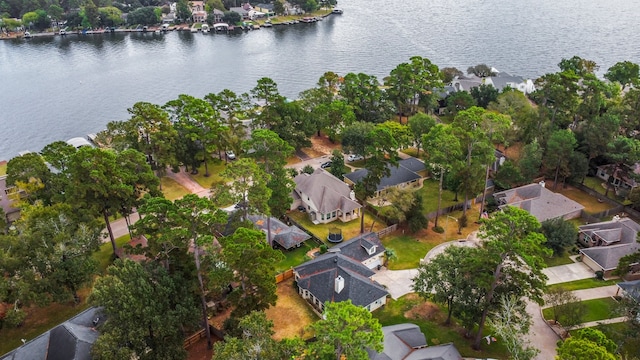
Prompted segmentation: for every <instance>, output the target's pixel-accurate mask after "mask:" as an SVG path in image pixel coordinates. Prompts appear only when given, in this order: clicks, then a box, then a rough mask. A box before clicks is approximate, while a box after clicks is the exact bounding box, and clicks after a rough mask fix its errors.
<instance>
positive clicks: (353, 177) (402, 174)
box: [344, 157, 426, 198]
mask: <svg viewBox="0 0 640 360" xmlns="http://www.w3.org/2000/svg"><path fill="white" fill-rule="evenodd" d="M387 168H388V169H389V176H385V177H383V178H382V179H380V183H379V184H378V186H377V188H376V193H375V195H374V196H373V197H374V198H377V197H380V196H382V195H384V194H385V192H386V191H385V190H386V189H387V188H390V187H397V188H400V189H405V188H411V187H413V188H417V187H420V186H421V185H422V181H423V179H424V177H423V176H422V175H421V174H420V173H422V172H424V171H426V166H425V165H424V163H423V162H422V161H420V160H418V159H416V158H414V157H410V158H408V159H403V160H400V161H398V165H397V166H393V165H391V164H387ZM368 173H369V171H368V170H367V169H360V170H357V171H354V172H352V173H349V174H345V175H344V181H345V182H346V183H347V184H349V185H350V186H353V185H355V184H357V183H358V182H360V181H361V180H362V179H363V178H364V177H365V176H367V174H368Z"/></svg>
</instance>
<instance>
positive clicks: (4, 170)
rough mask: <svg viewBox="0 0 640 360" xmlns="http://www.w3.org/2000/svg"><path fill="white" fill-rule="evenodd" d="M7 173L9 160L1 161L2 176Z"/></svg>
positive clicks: (0, 171)
mask: <svg viewBox="0 0 640 360" xmlns="http://www.w3.org/2000/svg"><path fill="white" fill-rule="evenodd" d="M2 175H7V162H6V161H0V176H2Z"/></svg>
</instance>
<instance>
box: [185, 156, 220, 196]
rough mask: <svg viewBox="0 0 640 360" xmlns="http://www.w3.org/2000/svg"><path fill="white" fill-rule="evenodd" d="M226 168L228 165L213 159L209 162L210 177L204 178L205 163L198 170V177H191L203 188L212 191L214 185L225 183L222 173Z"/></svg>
mask: <svg viewBox="0 0 640 360" xmlns="http://www.w3.org/2000/svg"><path fill="white" fill-rule="evenodd" d="M226 166H227V165H226V164H225V162H224V161H222V160H219V159H211V160H210V161H208V162H207V167H208V168H209V176H208V177H207V176H204V174H205V171H204V163H203V164H201V165H200V167H199V168H198V173H197V174H196V175H191V177H192V178H193V180H195V181H196V182H197V183H198V184H200V186H202V187H203V188H205V189H210V188H211V186H212V185H213V184H217V183H220V182H224V179H223V178H221V177H220V173H221V172H222V171H223V170H224V169H225V167H226Z"/></svg>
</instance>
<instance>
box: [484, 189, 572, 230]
mask: <svg viewBox="0 0 640 360" xmlns="http://www.w3.org/2000/svg"><path fill="white" fill-rule="evenodd" d="M493 197H494V198H495V199H496V201H497V203H498V205H499V206H500V208H502V207H504V206H514V207H517V208H520V209H523V210H526V211H528V212H529V214H531V215H533V216H535V218H536V219H538V221H539V222H543V221H545V220H549V219H554V218H558V217H561V218H563V219H565V220H569V219H575V218H578V217H580V215H581V214H582V209H584V206H582V205H580V204H579V203H577V202H575V201H573V200H571V199H569V198H568V197H566V196H564V195H561V194H556V193H554V192H553V191H551V190H548V189H547V188H545V187H544V181H543V182H541V183H539V184H529V185H524V186H521V187H518V188H515V189H509V190H505V191H501V192H497V193H494V194H493Z"/></svg>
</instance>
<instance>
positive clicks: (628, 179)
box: [596, 163, 640, 196]
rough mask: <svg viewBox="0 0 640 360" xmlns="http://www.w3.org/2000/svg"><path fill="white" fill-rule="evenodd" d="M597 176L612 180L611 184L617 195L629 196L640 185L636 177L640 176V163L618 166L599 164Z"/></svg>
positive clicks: (607, 180)
mask: <svg viewBox="0 0 640 360" xmlns="http://www.w3.org/2000/svg"><path fill="white" fill-rule="evenodd" d="M596 176H597V177H598V178H600V179H602V180H604V181H606V182H610V186H611V187H612V188H613V190H615V192H616V194H617V195H620V196H627V195H628V193H629V192H630V191H631V190H632V189H633V188H635V187H637V186H638V182H637V181H636V180H635V179H634V177H635V178H637V177H639V176H640V163H636V164H634V165H633V166H616V165H615V164H608V165H602V166H598V167H597V169H596ZM609 178H611V180H609Z"/></svg>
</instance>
